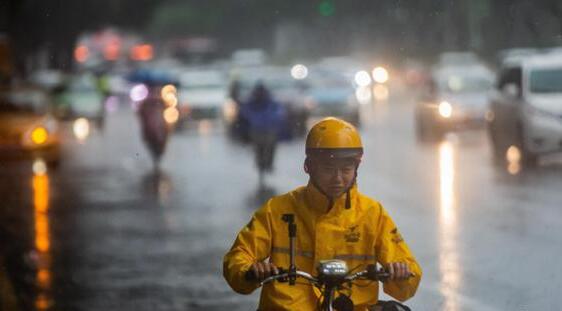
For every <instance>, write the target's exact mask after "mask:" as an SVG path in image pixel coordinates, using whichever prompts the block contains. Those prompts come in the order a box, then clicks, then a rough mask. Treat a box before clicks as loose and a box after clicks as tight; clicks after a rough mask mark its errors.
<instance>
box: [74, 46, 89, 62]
mask: <svg viewBox="0 0 562 311" xmlns="http://www.w3.org/2000/svg"><path fill="white" fill-rule="evenodd" d="M89 55H90V51H89V50H88V47H86V46H85V45H79V46H77V47H76V49H74V59H76V61H77V62H79V63H83V62H85V61H86V60H88V56H89Z"/></svg>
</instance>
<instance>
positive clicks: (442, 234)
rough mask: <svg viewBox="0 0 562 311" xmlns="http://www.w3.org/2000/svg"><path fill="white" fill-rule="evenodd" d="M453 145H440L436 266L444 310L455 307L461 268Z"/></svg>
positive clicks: (451, 309) (456, 305) (446, 142)
mask: <svg viewBox="0 0 562 311" xmlns="http://www.w3.org/2000/svg"><path fill="white" fill-rule="evenodd" d="M454 156H455V155H454V150H453V145H452V144H451V143H450V142H448V141H444V142H441V144H440V145H439V174H440V178H439V184H440V195H441V204H440V211H439V214H440V217H439V244H440V245H439V270H440V272H441V282H440V286H441V294H442V295H443V296H444V298H445V304H444V306H443V310H450V311H457V310H459V305H458V301H457V297H456V295H457V293H458V291H459V286H460V284H461V279H460V278H461V269H460V267H459V254H458V250H457V244H458V240H457V232H456V230H457V226H458V224H457V211H456V205H455V159H454Z"/></svg>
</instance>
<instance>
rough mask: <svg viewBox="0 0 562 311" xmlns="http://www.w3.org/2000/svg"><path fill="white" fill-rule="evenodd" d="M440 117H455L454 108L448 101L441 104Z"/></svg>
mask: <svg viewBox="0 0 562 311" xmlns="http://www.w3.org/2000/svg"><path fill="white" fill-rule="evenodd" d="M439 115H441V116H442V117H443V118H446V119H447V118H450V117H451V115H453V106H452V105H451V104H450V103H449V102H448V101H445V100H444V101H442V102H440V103H439Z"/></svg>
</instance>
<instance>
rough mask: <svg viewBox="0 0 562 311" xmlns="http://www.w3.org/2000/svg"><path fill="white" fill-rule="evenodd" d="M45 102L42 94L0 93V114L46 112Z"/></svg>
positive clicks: (27, 92) (34, 92)
mask: <svg viewBox="0 0 562 311" xmlns="http://www.w3.org/2000/svg"><path fill="white" fill-rule="evenodd" d="M46 103H47V100H46V97H45V95H44V94H43V93H41V92H36V91H10V92H3V93H0V112H27V113H35V114H43V113H46V112H47V109H48V107H47V104H46Z"/></svg>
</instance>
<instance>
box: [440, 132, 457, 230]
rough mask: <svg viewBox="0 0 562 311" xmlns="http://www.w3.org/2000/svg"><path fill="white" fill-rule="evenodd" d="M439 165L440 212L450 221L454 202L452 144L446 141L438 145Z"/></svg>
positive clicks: (446, 220)
mask: <svg viewBox="0 0 562 311" xmlns="http://www.w3.org/2000/svg"><path fill="white" fill-rule="evenodd" d="M439 165H440V166H439V171H440V182H441V189H440V190H441V212H442V215H443V220H444V221H445V222H447V223H450V222H451V218H452V216H451V214H452V209H453V203H454V200H453V199H454V195H453V181H454V163H453V146H452V145H451V143H450V142H448V141H445V142H442V143H441V144H440V145H439Z"/></svg>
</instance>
